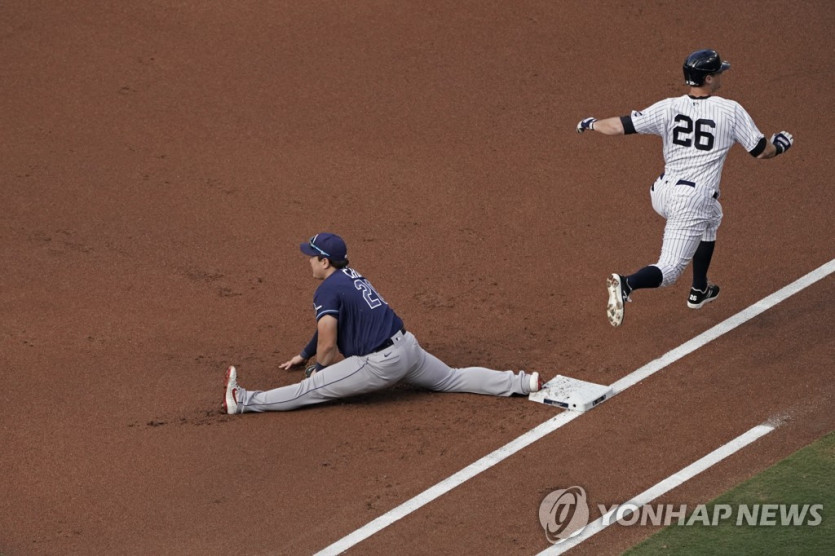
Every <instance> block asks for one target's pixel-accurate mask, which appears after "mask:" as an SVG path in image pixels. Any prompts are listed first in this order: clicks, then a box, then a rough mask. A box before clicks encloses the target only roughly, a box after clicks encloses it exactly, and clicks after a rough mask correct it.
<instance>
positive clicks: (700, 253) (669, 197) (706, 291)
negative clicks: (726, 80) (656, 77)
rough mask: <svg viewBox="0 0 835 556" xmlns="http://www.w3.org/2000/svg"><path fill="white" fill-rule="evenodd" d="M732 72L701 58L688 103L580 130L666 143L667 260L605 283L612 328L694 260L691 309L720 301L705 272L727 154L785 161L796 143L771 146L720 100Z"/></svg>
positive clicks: (776, 139)
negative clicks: (647, 292)
mask: <svg viewBox="0 0 835 556" xmlns="http://www.w3.org/2000/svg"><path fill="white" fill-rule="evenodd" d="M730 67H731V64H730V63H729V62H727V61H723V60H722V58H721V57H720V56H719V54H718V53H717V52H716V51H715V50H697V51H695V52H693V53H691V54H690V55H689V56H688V57H687V59H686V60H685V61H684V68H683V69H684V81H685V83H686V84H687V85H688V86H689V91H688V93H687V94H686V95H683V96H680V97H675V98H667V99H664V100H661V101H659V102H656V103H655V104H653V105H652V106H650V107H649V108H646V109H645V110H642V111H633V112H632V113H631V114H630V115H628V116H622V117H612V118H606V119H602V120H597V119H595V118H585V119H583V120H581V121H580V123H578V124H577V132H578V133H583V132H585V131H597V132H599V133H603V134H604V135H624V134H631V133H645V134H653V135H660V136H661V140H662V141H663V145H664V172H663V173H662V174H661V175H660V176H659V177H658V179H656V180H655V183H653V184H652V187H650V197H651V199H652V208H653V209H655V211H656V212H657V213H658V214H660V215H661V216H663V217H664V218H665V219H666V225H665V228H664V239H663V242H662V246H661V255H660V257H659V259H658V262H657V263H655V264H654V265H650V266H645V267H644V268H642V269H640V270H638V271H637V272H635V273H634V274H630V275H628V276H622V275H620V274H612V275H611V276H609V277H608V278H607V280H606V287H607V290H608V294H609V300H608V305H607V309H606V314H607V316H608V318H609V323H610V324H611V325H612V326H620V324H621V323H622V322H623V312H624V303H626V302H627V301H631V298H630V293H631V292H633V291H634V290H638V289H643V288H658V287H661V286H669V285H672V284H674V283H675V282H676V280H678V278H679V276H681V274H682V272H684V269H685V267H686V266H687V265H688V263H689V262H690V261H691V260H692V261H693V283H692V287H691V288H690V295H689V297H688V299H687V306H688V307H690V308H691V309H701V308H702V307H703V306H704V305H705V304H706V303H709V302H711V301H713V300H714V299H716V297H717V296H718V295H719V286H717V285H715V284H712V283H710V282H708V279H707V271H708V267H709V266H710V260H711V258H712V257H713V248H714V246H715V244H716V230H717V229H718V228H719V224H720V223H721V221H722V206H721V205H720V204H719V195H720V192H719V179H720V177H721V176H722V166H723V164H724V163H725V158H726V157H727V154H728V150H729V149H730V148H731V146H733V144H734V143H739V144H740V145H742V147H743V148H744V149H745V150H746V151H748V152H749V153H750V154H751V156H753V157H755V158H759V159H766V158H774V157H775V156H777V155H780V154H783V153H784V152H786V151H787V150H788V149H789V148H790V147H791V146H792V144H793V142H794V139H793V137H792V136H791V135H790V134H789V133H788V132H785V131H781V132H779V133H775V134H774V135H772V136H771V140H768V139H766V138H765V136H764V135H763V134H762V133H760V130H759V129H757V126H756V125H755V124H754V121H753V119H752V118H751V116H749V115H748V112H746V111H745V109H744V108H743V107H742V106H740V105H739V103H737V102H735V101H733V100H728V99H725V98H722V97H718V96H714V93H715V92H716V91H717V90H718V89H719V87H720V86H721V81H722V80H721V77H722V73H723V72H725V71H727V70H728V69H729V68H730Z"/></svg>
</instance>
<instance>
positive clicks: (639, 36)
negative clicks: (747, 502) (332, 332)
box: [0, 0, 835, 555]
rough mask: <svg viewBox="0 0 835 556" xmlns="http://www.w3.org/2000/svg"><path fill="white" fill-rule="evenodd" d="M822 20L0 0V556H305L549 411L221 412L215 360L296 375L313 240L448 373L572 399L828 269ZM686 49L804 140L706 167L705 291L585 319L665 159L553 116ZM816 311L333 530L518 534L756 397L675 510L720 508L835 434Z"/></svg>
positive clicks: (697, 452) (617, 88) (606, 535)
mask: <svg viewBox="0 0 835 556" xmlns="http://www.w3.org/2000/svg"><path fill="white" fill-rule="evenodd" d="M833 26H835V10H833V9H832V7H831V4H830V3H828V2H804V3H801V4H792V3H786V2H763V3H759V4H758V5H757V8H756V9H753V8H750V9H749V8H745V7H742V6H740V5H737V4H730V3H726V2H715V1H708V2H702V3H700V4H699V6H698V7H697V8H694V7H693V5H692V4H686V3H681V2H671V1H661V2H655V3H653V4H652V5H649V4H646V5H645V4H641V5H637V4H633V3H631V2H622V1H617V0H604V1H601V2H594V3H586V2H539V1H528V0H524V1H519V2H495V1H470V0H465V1H461V2H437V1H434V0H431V1H429V2H393V1H386V0H381V1H365V0H361V1H358V2H347V3H341V2H323V1H319V0H314V1H309V2H308V1H305V2H254V1H250V0H243V1H240V2H195V1H190V0H186V1H182V2H160V1H150V2H138V3H137V2H116V3H113V2H102V1H88V2H81V3H56V2H50V3H21V2H17V3H3V4H2V5H0V49H1V50H2V52H3V61H4V63H3V76H2V79H0V116H2V117H1V118H0V122H2V128H3V129H2V133H0V149H1V150H2V153H3V164H2V165H0V206H1V207H2V219H1V220H0V265H2V266H0V268H2V270H0V307H1V308H2V319H0V363H1V364H2V373H3V388H2V389H1V390H0V402H2V405H3V407H5V408H6V409H5V415H4V417H3V419H2V426H0V446H2V450H0V466H2V469H3V470H4V471H3V473H2V474H0V492H1V493H2V496H0V553H3V554H8V555H17V554H221V553H230V552H233V551H234V552H236V553H241V554H303V553H312V552H315V551H317V550H320V549H322V548H324V547H326V546H328V545H329V544H331V543H332V542H334V541H336V540H338V539H340V538H342V537H343V536H345V535H347V534H349V533H351V532H352V531H354V530H355V529H357V528H358V527H361V526H363V525H364V524H366V523H368V522H370V521H371V520H373V519H374V518H376V517H378V516H380V515H382V514H384V513H385V512H386V511H388V510H390V509H391V508H394V507H396V506H397V505H399V504H401V503H402V502H404V501H406V500H408V499H409V498H410V497H412V496H415V495H417V494H419V493H420V492H422V491H424V490H426V489H427V488H429V487H431V486H432V485H434V484H436V483H437V482H438V481H441V480H443V479H444V478H446V477H448V476H450V475H451V474H453V473H455V472H456V471H458V470H460V469H462V468H464V467H466V466H467V465H469V464H470V463H472V462H473V461H476V460H477V459H479V458H481V457H482V456H484V455H486V454H488V453H490V452H492V451H493V450H495V449H496V448H499V447H501V446H502V445H504V444H505V443H507V442H509V441H511V440H512V439H514V438H516V437H518V436H519V435H521V434H523V433H525V432H526V431H528V430H530V429H531V428H532V427H534V426H536V425H538V424H540V423H542V422H543V421H545V420H546V419H548V418H549V417H551V416H552V415H554V413H555V410H554V409H553V408H550V407H546V406H544V405H540V404H534V403H529V402H528V401H527V400H526V399H524V398H521V397H520V398H512V399H498V398H497V399H493V398H487V397H480V396H475V395H464V394H460V395H459V394H448V395H441V394H430V393H425V392H419V391H415V390H411V389H408V388H402V387H397V388H395V389H393V390H392V391H388V392H381V393H377V394H374V395H369V396H365V397H362V398H359V399H355V400H346V401H345V402H344V403H335V404H332V405H328V406H323V407H318V408H315V409H309V410H303V411H298V412H293V413H287V414H280V413H274V414H268V415H245V416H234V417H233V416H227V415H224V414H221V413H220V411H219V409H220V403H221V401H222V383H223V373H224V369H225V368H226V366H227V365H229V364H236V365H237V366H238V368H239V374H240V381H241V383H242V384H243V385H244V386H248V387H259V388H270V387H274V386H279V385H283V384H290V383H293V382H296V381H298V380H299V379H300V374H299V373H298V372H284V371H280V370H278V369H277V366H278V364H279V363H281V362H282V361H285V360H286V359H288V358H290V357H291V356H292V355H294V354H295V353H297V352H298V350H299V349H301V347H302V346H303V345H304V344H305V342H306V341H307V340H308V338H309V336H310V334H311V332H312V330H313V321H312V317H311V313H310V305H309V303H310V300H311V299H312V293H313V290H314V288H315V285H316V284H315V282H314V281H313V280H312V279H311V277H310V276H309V269H308V267H307V264H306V261H305V259H304V257H303V256H301V255H300V254H299V253H298V243H299V241H302V240H304V239H305V238H307V237H309V236H310V235H312V234H313V233H316V232H319V231H334V232H337V233H339V234H341V235H342V236H343V237H345V238H346V240H347V241H348V244H349V247H350V254H351V260H352V263H353V264H354V266H355V267H356V268H358V269H359V270H360V271H361V272H363V273H364V274H366V275H367V276H369V277H370V278H371V280H372V281H373V283H374V285H375V287H376V288H377V289H378V290H379V291H380V292H381V293H382V294H383V295H384V296H385V298H386V299H387V301H389V302H390V303H391V304H392V306H393V307H394V308H395V310H396V311H397V312H398V313H399V314H400V315H401V316H402V317H403V318H404V320H405V321H406V323H407V326H408V328H409V329H410V330H411V331H412V332H414V333H415V334H416V335H417V337H418V338H419V339H420V341H421V343H422V344H423V345H424V346H425V347H426V348H427V349H429V351H431V352H433V353H435V354H436V355H438V356H439V357H441V358H442V359H444V360H446V361H447V362H449V363H450V364H452V365H455V366H464V365H484V366H489V367H492V368H498V369H505V368H524V369H529V370H539V371H541V372H542V373H543V374H544V375H545V376H546V378H550V377H552V376H554V375H556V374H564V375H568V376H572V377H575V378H579V379H582V380H587V381H591V382H595V383H599V384H611V383H612V382H614V381H616V380H617V379H619V378H621V377H622V376H625V375H626V374H628V373H630V372H631V371H633V370H634V369H636V368H638V367H640V366H641V365H643V364H645V363H647V362H648V361H651V360H653V359H655V358H657V357H659V356H661V355H662V354H664V353H666V352H667V351H669V350H670V349H673V348H675V347H676V346H678V345H680V344H682V343H683V342H685V341H687V340H689V339H690V338H692V337H694V336H695V335H697V334H699V333H701V332H703V331H704V330H707V329H708V328H710V327H711V326H713V325H715V324H717V323H719V322H721V321H723V320H724V319H726V318H728V317H730V316H732V315H734V314H736V313H737V312H739V311H741V310H743V309H745V308H746V307H748V306H750V305H751V304H753V303H755V302H757V301H758V300H760V299H762V298H763V297H765V296H766V295H768V294H769V293H771V292H773V291H775V290H777V289H779V288H781V287H783V286H784V285H786V284H788V283H790V282H792V281H794V280H795V279H797V278H799V277H800V276H803V275H804V274H806V273H807V272H810V271H812V270H814V269H815V268H818V267H819V266H821V265H823V264H825V263H827V262H828V261H830V260H831V259H833V248H832V245H833V241H832V240H833V236H832V216H831V207H832V206H833V201H835V193H833V191H835V188H833V187H832V183H831V177H830V175H829V170H830V167H829V164H828V163H827V162H826V160H828V157H829V154H828V149H829V148H830V146H831V144H832V140H831V136H830V135H829V133H830V130H831V129H832V128H833V124H835V122H833V114H832V111H831V110H828V109H827V108H826V107H827V106H828V105H829V103H830V100H831V80H832V75H833V74H835V71H833V70H835V68H833V57H832V56H831V52H832V50H833V48H832V47H833V39H832V33H831V29H832V28H833ZM703 47H711V48H716V49H717V50H718V51H719V52H720V53H722V55H723V56H725V57H727V58H728V59H730V60H731V61H732V63H733V68H732V70H731V71H730V72H729V73H728V74H727V75H726V76H725V78H724V79H723V90H722V94H723V96H726V97H729V98H733V99H735V100H738V101H739V102H740V103H741V104H742V105H743V106H745V107H746V108H747V109H748V111H749V112H750V113H751V115H752V116H753V117H754V119H755V121H756V122H757V124H758V126H759V127H760V129H761V130H762V131H763V132H764V133H766V134H767V135H769V136H770V134H771V133H773V132H775V131H779V130H781V129H787V130H789V131H790V132H791V133H793V134H794V135H795V138H796V144H795V146H794V148H793V149H792V150H791V151H790V152H789V153H788V154H787V155H785V156H782V157H779V158H777V159H776V160H771V161H764V162H763V161H757V160H754V159H752V158H751V157H750V156H748V155H747V154H746V153H745V152H744V151H743V150H742V149H741V148H740V147H738V146H737V147H734V149H733V150H732V151H731V153H730V155H729V158H728V161H727V164H726V166H725V171H724V176H723V181H722V185H723V187H722V191H723V197H722V203H723V206H724V209H725V222H724V223H723V225H722V228H721V229H720V233H719V234H720V235H719V241H718V244H717V250H716V255H715V256H714V262H713V266H712V268H711V278H712V279H714V280H715V281H716V282H717V283H720V284H721V286H722V288H723V289H722V297H721V298H720V299H719V300H717V301H716V302H715V303H712V304H711V305H709V306H708V307H706V308H704V309H702V310H700V311H690V310H688V309H687V308H686V306H685V301H686V297H687V288H688V286H687V284H686V283H687V281H688V279H689V271H688V274H687V275H686V277H687V279H682V281H681V282H680V283H679V284H678V285H676V286H674V287H671V288H667V289H664V290H658V291H654V292H649V293H647V292H638V293H637V294H636V295H635V296H634V298H635V302H634V303H632V304H630V306H629V307H628V313H627V316H626V321H625V323H624V325H623V326H622V327H621V328H619V329H613V328H611V327H610V326H609V324H608V323H607V321H606V318H605V302H606V294H605V288H604V282H605V277H606V276H607V275H608V274H609V273H611V272H631V271H633V270H635V269H637V268H639V267H640V266H643V265H644V264H648V263H651V262H654V261H655V258H656V257H657V252H658V249H659V247H660V241H661V230H662V226H663V222H662V221H661V219H660V218H659V217H657V216H656V215H655V213H654V212H653V211H652V208H651V206H650V203H649V196H648V192H647V191H648V188H649V185H650V183H651V182H652V180H653V178H654V177H655V176H656V175H657V174H658V173H659V172H660V170H661V168H662V158H661V144H660V141H659V140H658V139H657V138H654V137H629V138H609V137H603V136H600V135H592V134H587V135H585V136H582V137H580V136H578V135H577V134H576V133H575V132H574V126H575V125H576V122H577V121H579V120H580V119H581V118H583V117H585V116H589V115H594V116H598V117H605V116H613V115H621V114H625V113H628V112H629V110H632V109H641V108H645V107H646V106H648V105H649V104H651V103H652V102H654V101H656V100H659V99H661V98H664V97H666V96H672V95H677V94H681V93H683V92H684V88H683V86H682V85H681V69H680V68H681V62H682V61H683V59H684V57H685V56H686V55H687V53H688V52H690V51H691V50H694V49H697V48H703ZM833 307H835V281H833V279H832V277H828V278H826V279H824V280H822V281H821V282H819V283H817V284H815V285H814V286H812V287H810V288H808V289H806V290H804V291H802V292H801V293H799V294H797V295H796V296H794V297H792V298H790V299H788V300H786V301H785V302H783V303H781V304H779V305H778V306H776V307H774V308H773V309H771V310H769V311H767V312H766V313H764V314H763V315H761V316H760V317H757V318H756V319H754V320H753V321H751V322H749V323H746V324H744V325H742V326H740V327H739V328H737V329H735V330H734V331H733V332H731V333H729V334H726V335H725V336H723V337H721V338H720V339H718V340H716V341H715V342H713V343H711V344H709V345H707V346H705V347H704V348H702V349H700V350H698V351H697V352H695V353H694V354H692V355H690V356H688V357H686V358H684V359H683V360H681V361H679V362H677V363H675V364H674V365H672V366H670V367H669V368H666V369H664V370H663V371H662V372H660V373H657V374H656V375H653V376H652V377H650V378H649V379H647V380H645V381H644V382H642V383H640V384H638V385H636V386H635V387H634V388H631V389H630V390H628V391H627V392H624V393H623V394H621V395H619V396H617V397H615V398H614V399H612V400H611V401H609V402H606V403H605V404H603V405H601V406H600V407H599V408H597V409H595V410H593V411H591V412H589V413H588V414H586V415H583V416H582V417H581V418H579V419H576V420H574V421H572V422H571V423H570V424H569V425H568V426H566V427H563V428H561V429H559V430H558V431H556V432H554V433H552V434H551V435H548V436H546V437H545V438H543V439H542V440H540V441H538V442H536V443H534V444H533V445H532V446H530V447H529V448H527V449H525V450H523V451H521V452H520V453H517V454H515V455H513V456H511V457H509V458H508V459H506V460H505V461H503V462H502V463H500V464H499V465H496V466H495V467H493V468H491V469H489V470H488V471H486V472H484V473H482V474H480V475H478V476H477V477H475V478H474V479H472V480H471V481H468V482H467V483H465V484H463V485H461V486H460V487H458V488H456V489H455V490H453V491H452V492H450V493H448V494H446V495H444V496H442V497H440V498H439V499H438V500H436V501H435V502H433V503H431V504H429V505H427V506H425V507H423V508H421V509H420V510H418V511H416V512H415V513H413V514H411V515H409V516H407V517H405V518H404V519H402V520H401V521H398V522H397V523H395V524H393V525H392V526H390V527H388V528H386V529H384V530H383V531H381V532H379V533H378V534H376V535H374V536H373V537H371V538H369V539H368V540H366V541H364V542H363V543H361V544H359V545H358V546H357V547H356V548H355V550H354V551H353V552H354V553H369V554H391V553H398V554H418V553H432V554H441V553H471V554H485V553H501V554H508V553H518V554H531V553H535V552H538V551H540V550H542V549H545V548H547V547H548V546H549V545H548V543H547V541H546V539H545V535H544V533H543V531H542V528H541V527H540V525H539V521H538V516H537V511H538V508H539V504H540V502H541V500H542V499H543V497H544V496H545V495H547V494H548V493H549V492H550V491H552V490H555V489H556V488H561V487H566V486H569V485H582V486H584V487H585V488H586V489H587V491H588V492H589V493H590V496H591V497H592V498H593V499H594V500H596V501H602V502H617V501H622V500H624V499H627V498H628V497H630V496H633V495H635V494H637V493H639V492H641V491H643V490H645V489H646V488H648V487H649V486H651V485H653V484H655V483H657V482H658V481H659V480H662V479H663V478H665V477H667V476H668V475H669V474H670V473H672V472H675V471H677V470H679V469H681V468H683V467H684V466H686V465H688V464H689V463H691V462H693V461H694V460H696V459H698V458H700V457H701V456H703V455H704V454H706V453H708V452H710V451H711V450H713V449H715V448H716V447H718V446H720V445H721V444H723V443H725V442H727V441H728V440H730V439H732V438H734V437H736V436H737V435H739V434H741V433H742V432H744V431H745V430H747V429H749V428H750V427H752V426H754V425H756V424H759V423H762V422H764V421H767V420H770V419H772V420H773V419H778V418H779V420H780V421H781V422H782V423H783V424H782V426H780V427H779V428H778V429H777V430H776V431H775V432H774V433H772V434H770V435H768V436H767V437H766V438H764V439H762V440H760V441H758V442H757V443H756V444H755V445H753V446H751V447H749V448H746V449H745V450H743V451H741V452H740V453H739V454H737V455H735V456H733V457H731V458H729V459H728V460H726V461H725V462H723V463H722V464H720V465H718V466H716V467H714V468H712V469H710V470H709V471H707V472H705V473H704V474H702V475H700V476H698V477H697V478H695V479H693V480H692V481H690V482H688V483H687V484H685V485H684V486H682V487H681V488H680V489H677V490H676V491H674V492H672V493H670V495H669V499H670V500H674V501H676V502H680V503H683V502H688V503H698V502H703V501H707V500H709V499H711V498H712V497H714V496H715V495H717V494H719V493H721V492H722V491H723V490H725V489H727V488H730V487H732V486H733V485H735V484H737V483H738V482H740V481H742V480H744V479H747V478H748V477H751V476H753V475H754V474H755V473H757V472H758V471H760V470H762V469H764V468H766V467H767V466H769V465H771V464H773V463H774V462H776V461H778V460H780V459H781V458H783V457H785V456H786V455H788V454H789V453H791V452H792V451H794V450H796V449H798V448H800V447H801V446H803V445H805V444H807V443H809V442H811V441H812V440H814V439H816V438H818V437H820V436H822V435H823V434H825V433H827V432H828V431H831V430H833V428H835V414H834V413H833V412H832V406H833V390H834V389H835V386H833V384H835V381H833V365H832V362H833V360H835V353H833V336H832V332H831V329H830V323H832V322H833V321H835V309H833ZM650 533H652V530H651V529H650V528H646V527H641V528H638V527H634V528H621V527H612V528H610V529H609V530H607V531H605V532H603V533H601V534H599V535H597V536H595V537H594V538H593V539H591V540H590V541H588V542H587V543H585V544H583V545H581V547H580V548H579V549H578V553H598V554H599V553H618V552H620V551H622V550H623V549H625V548H627V547H629V546H631V545H632V544H634V543H635V542H637V541H639V540H640V539H641V538H643V537H645V536H647V535H649V534H650Z"/></svg>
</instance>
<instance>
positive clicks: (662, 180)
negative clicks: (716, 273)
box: [650, 175, 722, 287]
mask: <svg viewBox="0 0 835 556" xmlns="http://www.w3.org/2000/svg"><path fill="white" fill-rule="evenodd" d="M682 181H683V180H680V179H679V178H677V177H675V176H669V175H664V176H661V177H659V178H658V179H657V180H655V183H654V184H653V186H652V190H651V192H650V197H651V198H652V208H653V209H655V212H657V213H658V214H660V215H661V216H663V217H664V218H665V219H666V220H667V224H666V225H665V226H664V240H663V243H662V245H661V255H660V257H659V258H658V262H657V263H656V264H655V266H657V267H658V268H660V269H661V273H662V274H663V276H664V280H663V281H662V282H661V287H664V286H670V285H672V284H675V283H676V281H677V280H678V279H679V277H680V276H681V274H682V272H684V269H685V268H686V267H687V265H688V264H689V263H690V261H691V260H692V259H693V255H694V254H695V253H696V248H697V247H699V243H700V242H702V241H716V231H717V230H718V229H719V224H721V223H722V205H720V204H719V201H718V200H717V199H716V198H714V196H715V194H716V190H714V189H709V188H707V187H704V186H700V185H699V184H698V183H695V184H694V183H693V182H685V183H681V182H682Z"/></svg>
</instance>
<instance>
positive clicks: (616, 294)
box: [606, 274, 632, 326]
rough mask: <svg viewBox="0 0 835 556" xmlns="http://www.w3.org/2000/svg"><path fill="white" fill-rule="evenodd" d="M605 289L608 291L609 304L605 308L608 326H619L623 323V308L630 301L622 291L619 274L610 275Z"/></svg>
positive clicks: (621, 278) (621, 281)
mask: <svg viewBox="0 0 835 556" xmlns="http://www.w3.org/2000/svg"><path fill="white" fill-rule="evenodd" d="M606 289H607V290H609V303H608V305H607V306H606V316H607V317H608V318H609V324H611V325H612V326H620V324H621V323H622V322H623V306H624V304H625V303H626V302H627V301H632V300H631V299H629V295H628V294H627V293H626V292H624V290H623V277H621V276H620V275H619V274H612V275H611V276H609V277H608V278H606Z"/></svg>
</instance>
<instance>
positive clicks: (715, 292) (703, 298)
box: [687, 284, 719, 309]
mask: <svg viewBox="0 0 835 556" xmlns="http://www.w3.org/2000/svg"><path fill="white" fill-rule="evenodd" d="M717 297H719V286H717V285H716V284H708V285H707V288H705V290H704V291H700V290H697V289H696V288H690V297H688V298H687V306H688V307H690V308H691V309H701V308H702V306H703V305H704V304H705V303H710V302H711V301H713V300H714V299H716V298H717Z"/></svg>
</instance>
